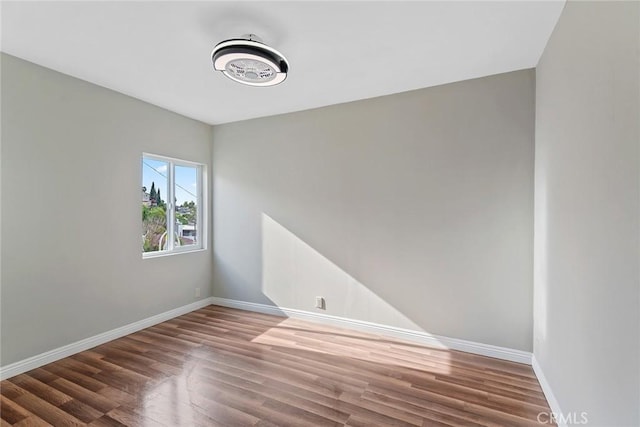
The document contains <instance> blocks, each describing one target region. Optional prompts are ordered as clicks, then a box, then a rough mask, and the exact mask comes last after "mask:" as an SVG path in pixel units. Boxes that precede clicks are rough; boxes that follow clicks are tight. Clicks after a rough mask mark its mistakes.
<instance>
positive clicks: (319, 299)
mask: <svg viewBox="0 0 640 427" xmlns="http://www.w3.org/2000/svg"><path fill="white" fill-rule="evenodd" d="M316 308H319V309H321V310H324V309H325V304H324V298H323V297H316Z"/></svg>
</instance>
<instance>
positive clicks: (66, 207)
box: [1, 54, 212, 366]
mask: <svg viewBox="0 0 640 427" xmlns="http://www.w3.org/2000/svg"><path fill="white" fill-rule="evenodd" d="M1 58H2V185H3V186H2V277H1V279H2V307H1V311H2V317H1V323H2V330H1V332H2V353H1V363H2V365H3V366H4V365H7V364H9V363H12V362H15V361H18V360H21V359H23V358H26V357H29V356H34V355H36V354H38V353H41V352H44V351H47V350H51V349H53V348H56V347H59V346H62V345H65V344H69V343H71V342H74V341H77V340H79V339H82V338H86V337H89V336H93V335H96V334H98V333H101V332H104V331H107V330H110V329H113V328H116V327H118V326H122V325H125V324H128V323H131V322H134V321H137V320H140V319H143V318H146V317H149V316H151V315H154V314H158V313H161V312H163V311H166V310H169V309H172V308H176V307H179V306H181V305H184V304H187V303H191V302H193V301H194V300H195V299H194V288H195V287H200V288H202V296H203V297H206V296H208V295H209V294H210V287H211V270H212V262H211V253H210V251H209V250H208V251H203V252H198V253H191V254H181V255H176V256H168V257H162V258H154V259H146V260H143V259H142V256H141V241H140V235H141V223H140V182H141V178H140V177H141V170H140V157H141V154H142V152H143V151H144V152H151V153H157V154H163V155H167V156H174V157H178V158H184V159H187V160H193V161H198V162H202V163H206V164H208V165H210V164H211V143H210V127H209V126H208V125H205V124H203V123H199V122H196V121H193V120H190V119H186V118H184V117H181V116H179V115H176V114H173V113H170V112H168V111H166V110H162V109H160V108H157V107H154V106H151V105H149V104H146V103H143V102H141V101H138V100H135V99H133V98H129V97H127V96H124V95H121V94H118V93H116V92H113V91H110V90H106V89H104V88H101V87H98V86H95V85H92V84H90V83H87V82H84V81H81V80H77V79H74V78H72V77H69V76H66V75H63V74H59V73H56V72H54V71H51V70H48V69H46V68H42V67H40V66H37V65H34V64H31V63H28V62H25V61H22V60H20V59H17V58H15V57H12V56H8V55H5V54H2V56H1ZM159 89H160V88H159Z"/></svg>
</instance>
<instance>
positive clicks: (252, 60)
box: [211, 36, 289, 86]
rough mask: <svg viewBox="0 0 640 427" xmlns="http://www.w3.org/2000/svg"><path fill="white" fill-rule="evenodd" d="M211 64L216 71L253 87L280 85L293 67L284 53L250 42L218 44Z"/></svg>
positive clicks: (246, 40) (235, 41) (238, 41)
mask: <svg viewBox="0 0 640 427" xmlns="http://www.w3.org/2000/svg"><path fill="white" fill-rule="evenodd" d="M249 37H251V36H249ZM211 60H212V61H213V68H214V69H215V70H216V71H221V72H222V73H223V74H224V75H225V76H227V77H229V78H230V79H231V80H234V81H236V82H238V83H242V84H246V85H250V86H274V85H277V84H279V83H282V82H283V81H284V80H285V79H286V78H287V74H288V72H289V63H288V62H287V60H286V59H285V57H284V56H283V55H282V54H281V53H280V52H278V51H277V50H275V49H273V48H272V47H269V46H267V45H266V44H264V43H261V42H259V41H256V40H252V39H250V38H249V39H233V40H226V41H223V42H221V43H218V44H217V45H216V47H215V48H214V49H213V52H212V53H211Z"/></svg>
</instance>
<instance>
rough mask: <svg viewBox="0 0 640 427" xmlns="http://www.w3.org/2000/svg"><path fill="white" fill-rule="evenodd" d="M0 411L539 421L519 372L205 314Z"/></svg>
mask: <svg viewBox="0 0 640 427" xmlns="http://www.w3.org/2000/svg"><path fill="white" fill-rule="evenodd" d="M0 405H1V406H0V412H1V417H0V418H1V423H2V424H1V425H2V426H8V425H13V426H47V425H53V426H85V425H89V426H123V425H125V426H234V425H237V426H251V425H255V426H336V425H337V426H340V425H348V426H378V425H380V426H381V425H384V426H442V425H448V426H478V425H481V426H498V425H501V426H527V425H539V424H538V422H537V420H536V417H537V415H538V414H539V413H540V412H545V413H549V412H550V409H549V407H548V405H547V402H546V400H545V398H544V396H543V394H542V391H541V389H540V386H539V384H538V382H537V380H536V378H535V376H534V374H533V371H532V370H531V367H530V366H526V365H521V364H518V363H512V362H506V361H501V360H497V359H492V358H488V357H483V356H476V355H472V354H468V353H462V352H457V351H450V350H443V349H436V348H429V347H423V346H419V345H416V344H412V343H406V342H401V341H396V340H392V339H389V338H384V337H381V336H376V335H369V334H364V333H360V332H354V331H351V330H346V329H339V328H331V327H326V326H321V325H317V324H313V323H309V322H303V321H299V320H293V319H284V318H281V317H274V316H268V315H263V314H258V313H251V312H247V311H241V310H234V309H229V308H223V307H218V306H213V305H212V306H208V307H205V308H203V309H200V310H197V311H194V312H192V313H189V314H186V315H184V316H180V317H178V318H175V319H172V320H170V321H167V322H164V323H161V324H159V325H156V326H153V327H151V328H148V329H145V330H142V331H140V332H137V333H134V334H132V335H128V336H126V337H123V338H120V339H117V340H115V341H112V342H109V343H107V344H103V345H101V346H98V347H95V348H93V349H91V350H88V351H84V352H82V353H79V354H76V355H74V356H71V357H68V358H66V359H62V360H59V361H57V362H55V363H51V364H49V365H46V366H43V367H41V368H38V369H34V370H32V371H29V372H27V373H25V374H22V375H18V376H15V377H13V378H10V379H8V380H5V381H2V383H0ZM544 419H546V418H544Z"/></svg>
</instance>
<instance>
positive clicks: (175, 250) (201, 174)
mask: <svg viewBox="0 0 640 427" xmlns="http://www.w3.org/2000/svg"><path fill="white" fill-rule="evenodd" d="M144 159H151V160H157V161H161V162H167V196H166V197H167V202H166V203H167V246H168V248H167V249H166V250H160V251H154V252H142V258H143V259H146V258H157V257H161V256H167V255H175V254H181V253H189V252H198V251H203V250H206V249H207V244H206V242H207V226H206V221H207V206H208V202H207V197H206V195H207V191H206V185H207V165H205V164H203V163H198V162H192V161H189V160H182V159H176V158H174V157H167V156H162V155H158V154H151V153H142V157H141V158H140V160H141V161H140V165H141V167H140V182H142V167H143V166H142V161H143V160H144ZM176 166H187V167H192V168H195V169H196V179H197V184H198V186H197V192H196V196H197V198H198V200H197V202H196V206H197V214H196V218H197V219H196V221H197V222H196V241H197V242H198V244H196V245H188V246H177V247H176V246H174V243H175V239H174V236H175V232H176V229H175V228H176V206H175V191H176V190H175V167H176ZM168 236H171V238H169V237H168Z"/></svg>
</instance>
